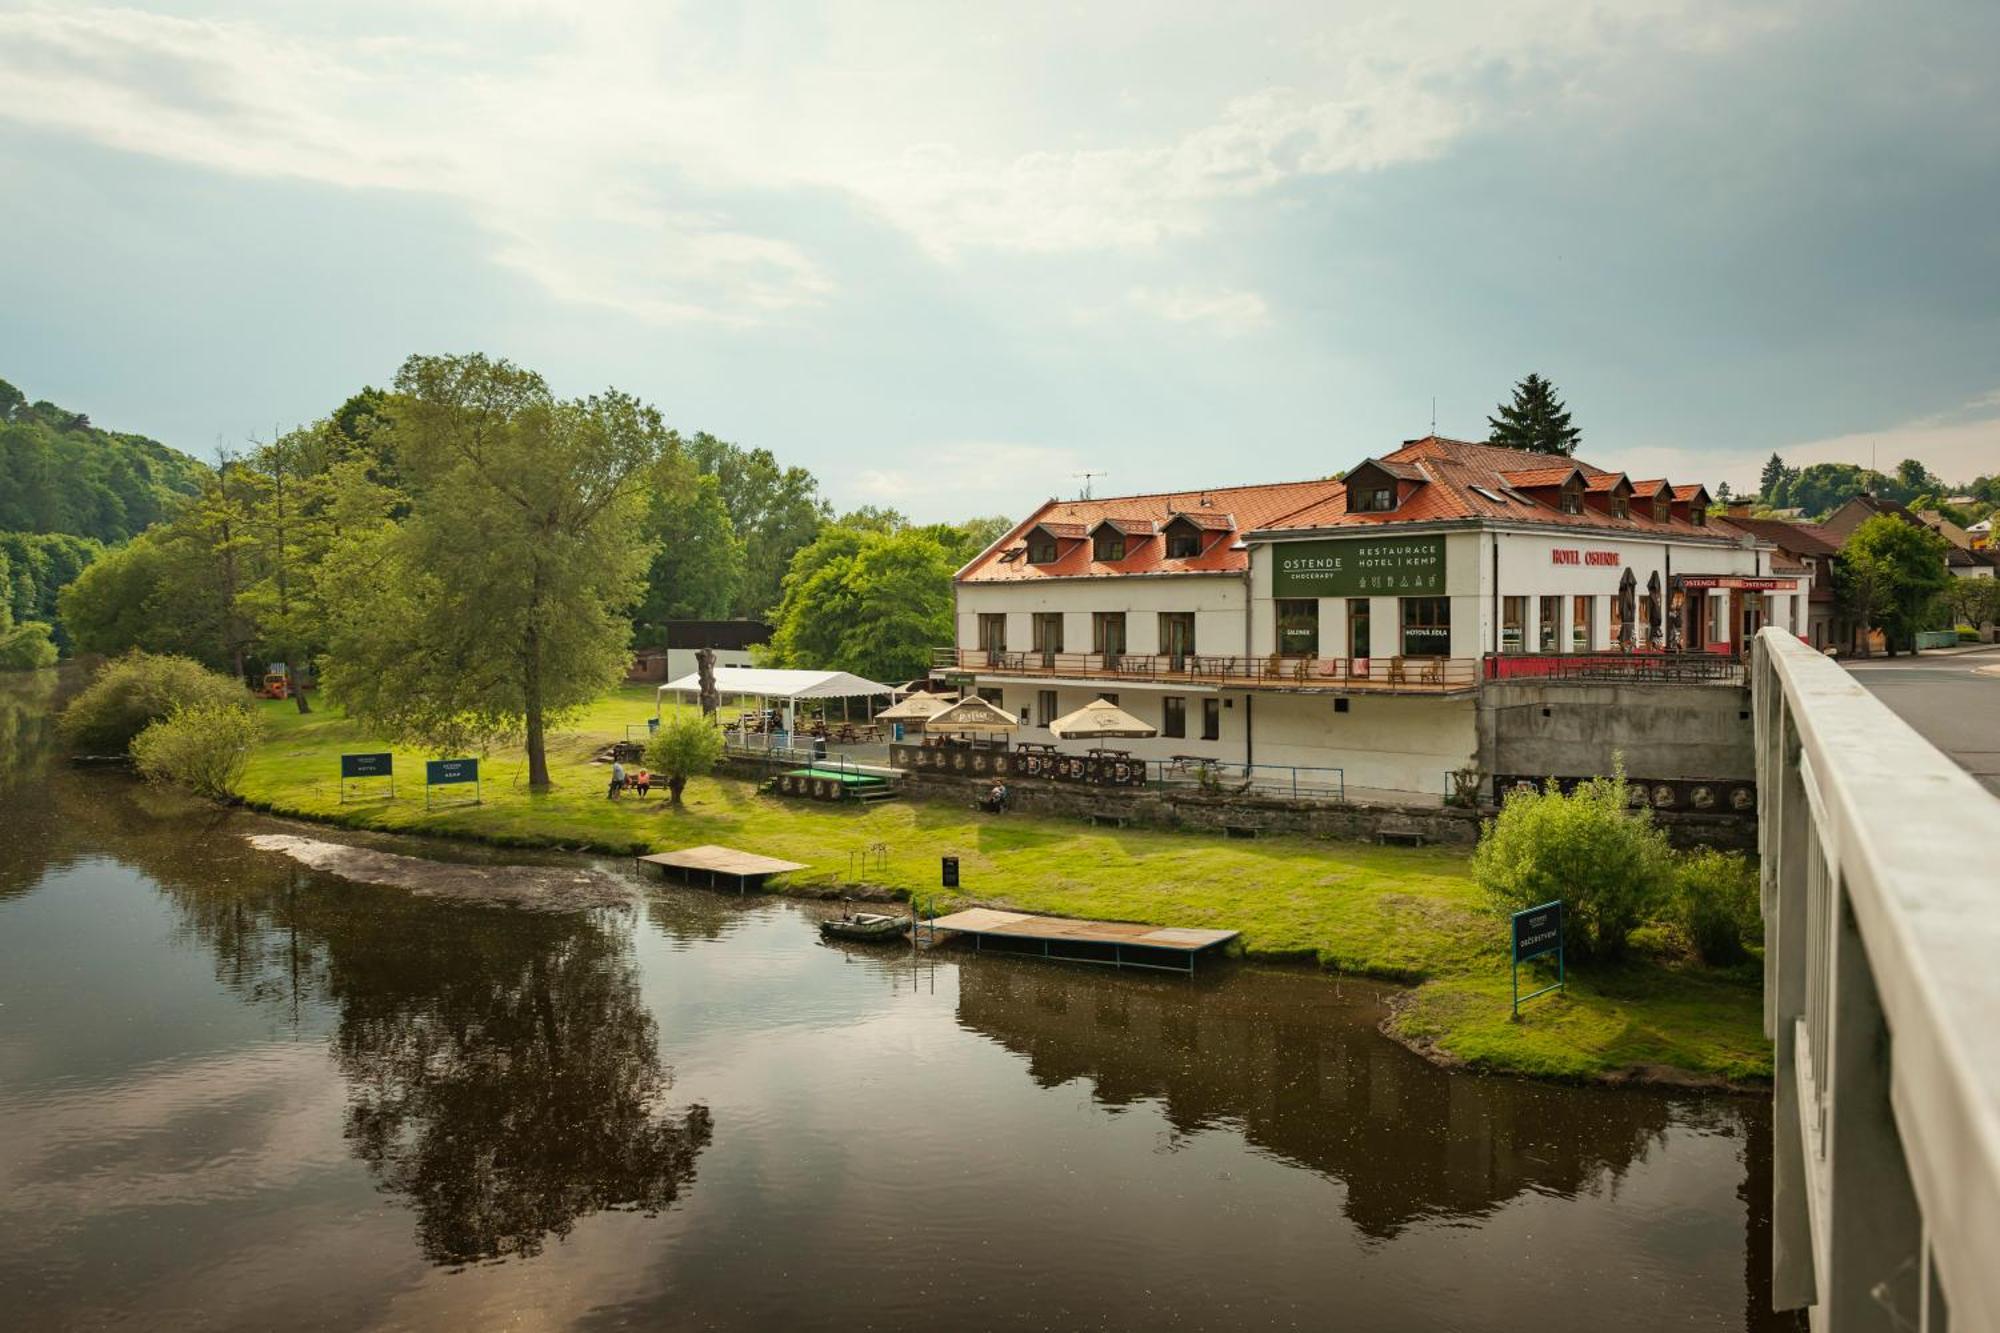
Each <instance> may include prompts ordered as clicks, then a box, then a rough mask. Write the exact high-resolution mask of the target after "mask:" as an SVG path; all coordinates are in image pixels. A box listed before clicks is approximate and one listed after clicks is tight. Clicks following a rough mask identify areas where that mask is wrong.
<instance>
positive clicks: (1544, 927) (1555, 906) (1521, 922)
mask: <svg viewBox="0 0 2000 1333" xmlns="http://www.w3.org/2000/svg"><path fill="white" fill-rule="evenodd" d="M1562 938H1563V905H1562V904H1561V903H1559V902H1554V903H1543V904H1542V905H1541V906H1540V907H1530V908H1528V909H1527V910H1526V911H1523V912H1516V913H1514V961H1515V962H1517V963H1525V962H1527V961H1528V960H1529V959H1530V958H1540V957H1541V956H1542V955H1543V954H1545V953H1554V952H1555V951H1556V950H1558V949H1560V948H1562Z"/></svg>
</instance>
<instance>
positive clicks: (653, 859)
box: [638, 844, 805, 893]
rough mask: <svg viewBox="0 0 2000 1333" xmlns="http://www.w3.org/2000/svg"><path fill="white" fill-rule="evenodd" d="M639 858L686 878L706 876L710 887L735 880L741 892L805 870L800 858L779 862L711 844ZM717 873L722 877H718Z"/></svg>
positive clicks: (768, 857) (737, 889)
mask: <svg viewBox="0 0 2000 1333" xmlns="http://www.w3.org/2000/svg"><path fill="white" fill-rule="evenodd" d="M638 859H639V860H640V861H641V862H643V863H644V864H646V865H654V866H658V867H660V869H661V870H662V871H663V872H665V871H678V872H679V873H680V875H681V878H683V879H694V878H696V877H697V876H702V875H706V876H707V877H708V884H709V886H710V887H714V886H715V885H716V884H718V883H723V882H727V881H728V880H730V879H734V880H735V881H736V891H737V892H738V893H742V892H743V891H744V890H745V889H747V888H749V887H750V884H751V882H752V881H755V882H756V885H757V887H758V888H760V889H761V888H763V887H764V881H765V880H766V879H767V878H769V877H770V876H772V875H782V874H784V873H785V872H786V871H788V870H804V869H805V867H804V866H803V865H800V864H799V863H798V862H797V861H780V860H778V859H777V858H776V857H771V856H758V855H757V854H756V853H755V852H739V851H737V850H736V849H735V848H734V847H716V846H714V845H712V844H704V845H703V846H700V847H683V848H681V849H680V850H679V851H677V852H654V853H653V854H652V855H651V856H642V857H639V858H638ZM718 875H719V876H721V877H722V879H721V880H718V879H717V878H716V877H717V876H718Z"/></svg>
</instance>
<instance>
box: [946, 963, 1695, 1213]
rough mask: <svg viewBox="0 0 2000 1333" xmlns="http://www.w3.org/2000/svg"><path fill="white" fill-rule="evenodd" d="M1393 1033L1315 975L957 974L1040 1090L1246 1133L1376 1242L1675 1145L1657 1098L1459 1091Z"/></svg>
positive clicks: (1361, 1002) (1518, 1085)
mask: <svg viewBox="0 0 2000 1333" xmlns="http://www.w3.org/2000/svg"><path fill="white" fill-rule="evenodd" d="M1380 1016H1381V1010H1380V1008H1379V1007H1378V1005H1377V1004H1376V1002H1375V999H1374V992H1373V990H1372V988H1370V987H1368V986H1367V984H1366V983H1361V984H1358V985H1357V984H1355V983H1352V982H1350V983H1347V984H1346V985H1345V986H1344V987H1343V986H1340V985H1337V984H1336V983H1335V982H1333V981H1331V980H1329V979H1326V978H1323V977H1317V976H1311V975H1298V974H1289V973H1277V972H1261V971H1247V972H1245V973H1242V974H1239V975H1237V976H1235V977H1232V978H1229V979H1227V980H1225V981H1223V982H1221V983H1219V984H1214V985H1203V986H1193V985H1189V984H1188V983H1186V982H1171V981H1154V980H1145V979H1140V978H1135V977H1130V976H1123V975H1120V976H1109V975H1104V974H1100V973H1095V972H1084V971H1079V970H1074V969H1069V968H1060V967H1050V966H1046V965H1040V964H1020V963H1013V962H1003V961H1000V960H982V961H980V962H978V963H977V964H972V965H967V966H965V967H963V968H961V969H960V972H959V1007H958V1017H959V1021H960V1023H961V1024H963V1025H964V1026H966V1027H967V1028H970V1029H972V1030H974V1031H977V1032H980V1033H983V1034H985V1035H986V1036H988V1037H991V1038H992V1039H993V1040H995V1041H997V1042H999V1043H1000V1044H1001V1045H1002V1046H1005V1047H1006V1048H1007V1049H1008V1050H1011V1051H1014V1052H1016V1053H1017V1054H1019V1055H1022V1056H1024V1057H1026V1059H1027V1061H1028V1067H1029V1071H1030V1073H1031V1075H1032V1076H1033V1077H1034V1079H1035V1080H1036V1081H1037V1082H1038V1083H1041V1084H1043V1085H1045V1086H1054V1085H1056V1084H1060V1083H1064V1082H1067V1081H1068V1080H1070V1079H1079V1078H1080V1079H1086V1080H1088V1081H1090V1083H1091V1084H1092V1085H1093V1089H1094V1092H1093V1095H1094V1096H1095V1098H1096V1100H1097V1101H1099V1102H1100V1103H1103V1104H1105V1105H1109V1106H1123V1105H1128V1104H1131V1103H1135V1102H1139V1101H1146V1100H1153V1101H1157V1102H1159V1103H1160V1104H1161V1106H1162V1107H1163V1109H1164V1112H1165V1114H1166V1116H1167V1118H1168V1120H1169V1121H1170V1122H1172V1124H1173V1125H1174V1126H1175V1127H1176V1128H1178V1129H1181V1130H1183V1131H1187V1132H1193V1131H1196V1130H1200V1129H1205V1128H1210V1127H1215V1126H1222V1125H1229V1126H1235V1127H1237V1128H1239V1129H1240V1131H1241V1132H1242V1133H1243V1135H1244V1137H1245V1138H1246V1139H1247V1140H1248V1141H1249V1142H1250V1143H1251V1144H1253V1145H1255V1146H1256V1147H1258V1148H1261V1149H1263V1150H1265V1151H1267V1152H1271V1153H1274V1154H1277V1155H1278V1156H1281V1157H1283V1158H1285V1159H1286V1160H1288V1161H1291V1162H1295V1163H1297V1164H1298V1165H1301V1166H1304V1167H1307V1168H1309V1169H1311V1170H1314V1171H1318V1172H1321V1173H1323V1174H1325V1175H1327V1176H1330V1177H1332V1178H1334V1179H1337V1180H1339V1181H1341V1182H1342V1183H1343V1184H1344V1185H1345V1186H1346V1188H1347V1198H1346V1204H1345V1211H1346V1213H1347V1215H1348V1217H1349V1218H1350V1219H1351V1220H1352V1221H1353V1223H1354V1224H1355V1226H1356V1227H1358V1228H1359V1229H1360V1230H1362V1231H1363V1232H1364V1233H1367V1234H1369V1235H1375V1236H1389V1235H1393V1234H1395V1233H1396V1232H1397V1231H1399V1230H1400V1229H1401V1228H1403V1227H1404V1226H1406V1225H1408V1224H1409V1223H1411V1222H1412V1221H1415V1220H1417V1219H1419V1218H1422V1217H1427V1216H1439V1215H1445V1216H1467V1215H1476V1214H1480V1213H1483V1212H1486V1211H1489V1210H1491V1209H1492V1208H1494V1207H1495V1206H1497V1205H1499V1204H1501V1203H1503V1202H1505V1201H1506V1200H1508V1199H1510V1198H1512V1197H1513V1196H1515V1195H1516V1194H1519V1193H1521V1192H1523V1191H1526V1190H1537V1191H1543V1192H1550V1193H1556V1194H1564V1195H1568V1194H1574V1193H1576V1192H1577V1191H1578V1190H1579V1189H1582V1188H1584V1187H1586V1186H1588V1185H1589V1184H1590V1183H1591V1182H1592V1181H1594V1180H1595V1179H1597V1178H1598V1177H1599V1176H1600V1175H1601V1174H1602V1173H1604V1172H1607V1171H1608V1172H1611V1173H1612V1174H1614V1175H1616V1174H1620V1173H1622V1172H1624V1171H1625V1170H1626V1169H1627V1168H1628V1167H1629V1166H1631V1164H1632V1163H1633V1161H1634V1160H1635V1159H1637V1158H1638V1157H1639V1156H1641V1155H1642V1154H1643V1153H1644V1152H1645V1151H1646V1150H1647V1148H1648V1146H1649V1145H1651V1144H1652V1143H1653V1142H1655V1141H1656V1140H1657V1139H1658V1138H1659V1137H1660V1136H1661V1134H1662V1132H1663V1131H1664V1130H1665V1129H1666V1127H1667V1123H1668V1119H1669V1104H1668V1102H1667V1100H1666V1099H1665V1098H1663V1097H1659V1096H1651V1095H1646V1094H1640V1093H1633V1092H1630V1091H1625V1092H1608V1091H1596V1090H1589V1089H1575V1088H1549V1087H1543V1086H1538V1085H1536V1084H1532V1083H1526V1082H1521V1081H1518V1080H1509V1079H1493V1078H1479V1077H1474V1076H1468V1075H1463V1074H1451V1073H1448V1072H1446V1071H1444V1070H1441V1069H1438V1068H1436V1067H1434V1066H1432V1065H1430V1064H1427V1063H1426V1062H1424V1061H1423V1060H1421V1059H1419V1058H1417V1057H1416V1056H1414V1055H1411V1054H1410V1053H1409V1052H1407V1051H1404V1050H1403V1049H1401V1048H1400V1047H1398V1046H1396V1045H1395V1044H1394V1043H1392V1042H1390V1041H1388V1040H1387V1039H1386V1038H1384V1037H1383V1036H1381V1034H1380V1033H1378V1032H1377V1031H1376V1030H1375V1027H1374V1024H1375V1022H1376V1020H1377V1019H1379V1017H1380Z"/></svg>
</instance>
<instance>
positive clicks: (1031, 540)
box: [1028, 531, 1056, 565]
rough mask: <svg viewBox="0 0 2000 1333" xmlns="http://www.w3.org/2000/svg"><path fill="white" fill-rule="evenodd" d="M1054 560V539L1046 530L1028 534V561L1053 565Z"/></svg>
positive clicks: (1032, 563) (1035, 563) (1033, 563)
mask: <svg viewBox="0 0 2000 1333" xmlns="http://www.w3.org/2000/svg"><path fill="white" fill-rule="evenodd" d="M1055 562H1056V539H1055V538H1054V537H1051V536H1049V534H1048V533H1046V532H1041V531H1035V532H1031V533H1029V534H1028V563H1029V564H1031V565H1053V564H1054V563H1055Z"/></svg>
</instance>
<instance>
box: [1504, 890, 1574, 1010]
mask: <svg viewBox="0 0 2000 1333" xmlns="http://www.w3.org/2000/svg"><path fill="white" fill-rule="evenodd" d="M1551 953H1552V954H1554V955H1555V956H1556V981H1555V985H1553V986H1544V987H1542V988H1541V989H1540V990H1537V991H1529V992H1528V993H1527V994H1526V995H1523V994H1521V964H1523V963H1525V962H1528V961H1530V960H1532V959H1536V958H1540V957H1542V956H1543V955H1545V954H1551ZM1565 979H1566V978H1565V976H1564V969H1563V905H1562V903H1561V902H1560V901H1557V902H1552V903H1543V904H1541V905H1540V906H1538V907H1530V908H1526V909H1524V910H1522V911H1519V912H1516V913H1514V1019H1515V1021H1517V1022H1518V1021H1519V1020H1520V1017H1521V1001H1523V1000H1532V999H1534V998H1535V997H1536V996H1537V995H1547V994H1548V993H1549V992H1550V991H1552V990H1561V989H1563V982H1564V980H1565Z"/></svg>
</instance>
